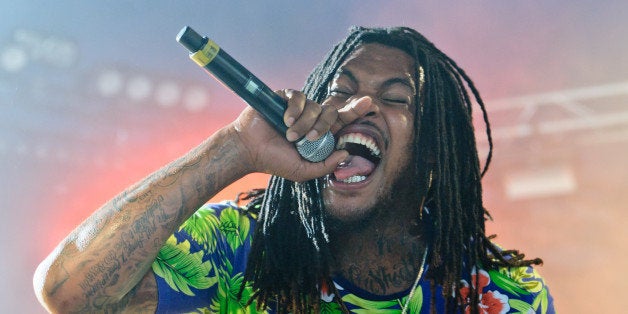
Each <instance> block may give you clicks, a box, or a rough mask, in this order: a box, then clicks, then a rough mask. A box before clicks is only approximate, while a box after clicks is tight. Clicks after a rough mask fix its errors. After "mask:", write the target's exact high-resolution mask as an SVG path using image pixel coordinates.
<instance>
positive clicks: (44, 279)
mask: <svg viewBox="0 0 628 314" xmlns="http://www.w3.org/2000/svg"><path fill="white" fill-rule="evenodd" d="M278 94H279V95H280V96H281V97H282V98H284V99H285V100H286V101H287V103H288V107H287V110H286V112H285V115H284V122H285V124H286V125H287V126H288V127H289V128H288V131H287V132H286V133H285V134H279V133H278V132H276V131H275V130H274V129H273V128H272V127H270V126H269V125H268V123H266V122H265V121H264V120H263V119H262V117H261V116H260V115H259V114H258V113H257V112H255V111H254V110H253V109H251V108H246V109H245V110H244V111H243V112H242V113H241V114H240V116H239V117H238V118H237V119H236V120H235V121H233V122H232V123H230V124H228V125H227V126H225V127H223V128H222V129H220V130H219V131H217V132H216V133H215V134H213V135H211V136H210V137H209V138H208V139H207V140H206V141H205V142H203V143H201V144H200V145H199V146H198V147H196V148H194V149H193V150H191V151H190V152H189V153H187V154H186V155H184V156H182V157H181V158H179V159H177V160H175V161H173V162H172V163H170V164H168V165H167V166H165V167H164V168H163V169H161V170H159V171H157V172H155V173H153V174H151V175H150V176H148V177H147V178H145V179H144V180H142V181H140V182H138V183H137V184H135V185H134V186H131V187H129V188H128V189H126V190H125V191H123V192H122V193H120V194H119V195H118V196H116V197H115V198H113V199H112V200H111V201H109V202H108V203H106V204H105V205H103V206H102V207H101V208H100V209H98V210H97V211H96V212H94V213H93V214H92V216H91V217H89V218H88V219H87V220H86V221H85V222H83V223H82V224H81V225H80V226H78V227H77V228H76V229H75V230H74V231H73V232H72V233H71V234H70V235H68V237H67V238H66V239H65V240H63V242H62V243H61V244H59V246H58V247H57V248H56V249H55V250H54V251H53V252H52V253H51V254H50V256H48V257H47V258H46V260H44V261H43V262H42V263H41V265H40V266H39V267H38V269H37V272H36V274H35V280H34V283H35V290H36V292H37V295H38V297H39V300H40V301H41V302H42V304H43V305H44V306H45V307H46V308H47V309H48V310H49V311H51V312H61V313H69V312H123V311H124V312H146V313H154V312H157V313H182V312H186V313H187V312H195V313H207V312H220V313H239V312H246V313H257V312H260V313H267V312H268V313H275V312H277V313H319V312H324V313H337V312H338V313H343V312H344V313H351V312H354V313H371V312H376V311H381V312H387V313H388V312H390V313H395V312H397V313H398V312H403V313H460V312H465V313H520V312H524V313H530V312H536V313H553V312H554V309H553V304H552V298H551V296H550V295H549V292H548V290H547V287H546V286H545V283H544V281H543V279H542V278H541V277H540V276H539V275H538V273H537V272H536V271H535V269H534V268H533V267H532V265H534V264H540V263H541V260H540V259H532V260H527V259H525V258H524V256H523V254H520V253H518V252H517V251H515V250H503V249H501V248H499V247H497V246H496V245H495V244H493V243H492V242H491V237H490V236H487V235H486V234H485V228H484V221H485V219H486V218H488V216H489V215H488V212H487V211H486V210H485V209H484V207H483V204H482V185H481V178H482V175H483V174H484V172H485V171H486V170H487V167H488V165H489V163H490V156H491V155H490V154H489V157H488V158H487V160H486V162H485V166H484V168H481V167H480V162H479V159H478V153H477V149H476V143H475V138H474V130H473V125H472V121H471V117H472V113H471V109H472V108H471V107H472V102H473V101H475V102H477V103H478V104H479V107H480V108H481V110H482V111H483V113H484V121H485V123H486V125H487V136H488V137H489V143H490V127H489V124H488V118H487V116H486V111H485V108H484V103H483V102H482V100H481V98H480V95H479V93H478V91H477V90H476V89H475V87H474V85H473V82H472V81H471V79H470V78H469V77H468V76H467V74H466V73H465V72H464V71H463V70H462V69H461V68H459V67H458V66H457V65H456V63H455V62H454V61H453V60H451V59H450V58H449V57H448V56H446V55H445V54H444V53H443V52H441V51H440V50H438V49H437V48H436V47H435V46H434V45H433V44H432V43H431V42H429V41H428V40H427V39H425V38H424V37H423V36H422V35H421V34H419V33H417V32H416V31H414V30H412V29H409V28H404V27H397V28H362V27H356V28H352V29H351V31H350V32H349V35H348V36H347V37H346V38H345V39H344V40H343V41H342V42H340V43H339V44H337V45H336V46H335V47H334V48H333V49H332V50H331V51H330V52H329V53H328V54H327V56H326V57H325V59H324V60H323V61H322V62H321V63H320V64H319V65H318V66H317V67H316V68H315V69H314V71H313V72H312V73H311V74H310V76H309V78H308V80H307V82H306V85H305V87H304V88H303V90H302V92H299V91H295V90H282V91H279V92H278ZM329 130H331V132H332V133H333V134H334V137H335V138H336V141H337V144H336V151H335V152H334V153H332V154H331V155H330V156H329V157H328V158H327V159H325V160H324V161H322V162H318V163H312V162H308V161H306V160H304V159H303V158H301V157H300V155H299V154H298V153H297V151H296V150H295V148H294V145H293V143H292V142H294V141H296V140H298V139H300V138H302V137H303V136H305V137H306V138H307V139H310V140H315V139H317V138H319V137H320V135H322V134H325V133H326V132H327V131H329ZM253 172H264V173H268V174H271V175H272V177H271V179H270V182H269V185H268V188H267V189H265V190H253V191H252V192H250V193H248V194H247V195H246V197H245V198H247V199H250V202H249V203H248V204H247V205H246V206H244V207H239V206H238V204H236V203H235V202H225V203H220V204H205V203H206V202H207V201H208V200H209V199H210V198H211V197H212V196H214V195H215V194H216V193H218V192H219V191H220V190H221V189H223V188H224V187H225V186H227V185H229V184H231V183H233V182H234V181H236V180H237V179H239V178H241V177H243V176H245V175H247V174H249V173H253ZM199 208H200V209H199Z"/></svg>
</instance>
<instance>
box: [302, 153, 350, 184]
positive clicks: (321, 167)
mask: <svg viewBox="0 0 628 314" xmlns="http://www.w3.org/2000/svg"><path fill="white" fill-rule="evenodd" d="M348 156H349V153H348V152H347V151H345V150H339V151H334V152H333V153H332V154H331V155H329V157H327V158H326V159H325V160H323V161H321V162H315V163H312V162H305V163H304V164H303V168H302V169H301V170H299V171H298V173H296V177H295V178H293V179H292V180H293V181H296V182H303V181H307V180H311V179H315V178H320V177H322V176H325V175H327V174H330V173H332V172H334V170H335V169H336V167H338V165H339V164H340V163H342V162H343V161H345V160H346V159H347V157H348Z"/></svg>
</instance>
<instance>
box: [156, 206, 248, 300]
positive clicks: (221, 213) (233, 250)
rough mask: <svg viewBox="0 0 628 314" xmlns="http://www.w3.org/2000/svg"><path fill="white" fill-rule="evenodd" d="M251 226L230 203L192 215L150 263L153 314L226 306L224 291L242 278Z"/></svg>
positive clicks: (204, 208) (244, 214)
mask: <svg viewBox="0 0 628 314" xmlns="http://www.w3.org/2000/svg"><path fill="white" fill-rule="evenodd" d="M254 222H255V220H254V218H253V216H252V215H250V214H249V213H247V212H246V211H244V210H243V209H241V208H239V207H238V206H236V205H235V204H234V203H231V202H225V203H218V204H207V205H204V206H203V207H201V208H199V209H198V210H197V211H196V212H195V213H194V214H193V215H192V216H190V218H188V219H187V220H186V221H185V222H184V223H183V224H182V225H181V226H180V227H179V229H178V230H177V231H176V232H175V233H174V234H172V235H171V236H170V238H168V240H167V241H166V243H165V244H164V245H163V246H162V248H161V250H160V251H159V253H158V255H157V257H156V259H155V261H154V262H153V265H152V270H153V272H154V274H155V279H156V282H157V286H158V300H159V301H158V311H157V312H189V311H193V310H195V309H199V308H203V307H206V308H210V307H212V306H216V304H222V303H221V302H226V301H225V300H227V299H228V298H227V297H228V296H227V295H224V293H222V292H224V291H225V290H224V287H228V286H231V283H232V282H234V281H235V280H236V279H238V278H241V273H242V271H243V269H244V267H245V266H246V256H247V252H248V250H249V247H250V241H251V236H252V230H253V227H254Z"/></svg>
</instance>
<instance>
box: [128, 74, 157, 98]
mask: <svg viewBox="0 0 628 314" xmlns="http://www.w3.org/2000/svg"><path fill="white" fill-rule="evenodd" d="M152 91H153V83H152V82H151V81H150V80H149V79H148V78H146V77H145V76H135V77H133V78H131V79H130V80H129V81H128V82H127V85H126V94H127V96H129V98H131V99H133V100H136V101H140V100H144V99H146V98H148V96H150V94H151V93H152Z"/></svg>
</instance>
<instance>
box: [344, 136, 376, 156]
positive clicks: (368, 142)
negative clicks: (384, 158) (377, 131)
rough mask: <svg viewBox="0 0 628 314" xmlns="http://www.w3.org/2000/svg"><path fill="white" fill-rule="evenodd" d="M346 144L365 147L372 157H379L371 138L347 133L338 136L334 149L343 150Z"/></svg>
mask: <svg viewBox="0 0 628 314" xmlns="http://www.w3.org/2000/svg"><path fill="white" fill-rule="evenodd" d="M346 143H355V144H360V145H364V146H366V147H367V148H368V149H369V150H370V151H371V154H372V155H373V156H376V157H379V155H380V153H381V152H380V150H379V147H377V144H376V143H375V140H373V138H371V137H368V136H365V135H364V134H360V133H348V134H344V135H342V136H340V138H339V139H338V143H337V144H336V149H344V148H345V144H346Z"/></svg>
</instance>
